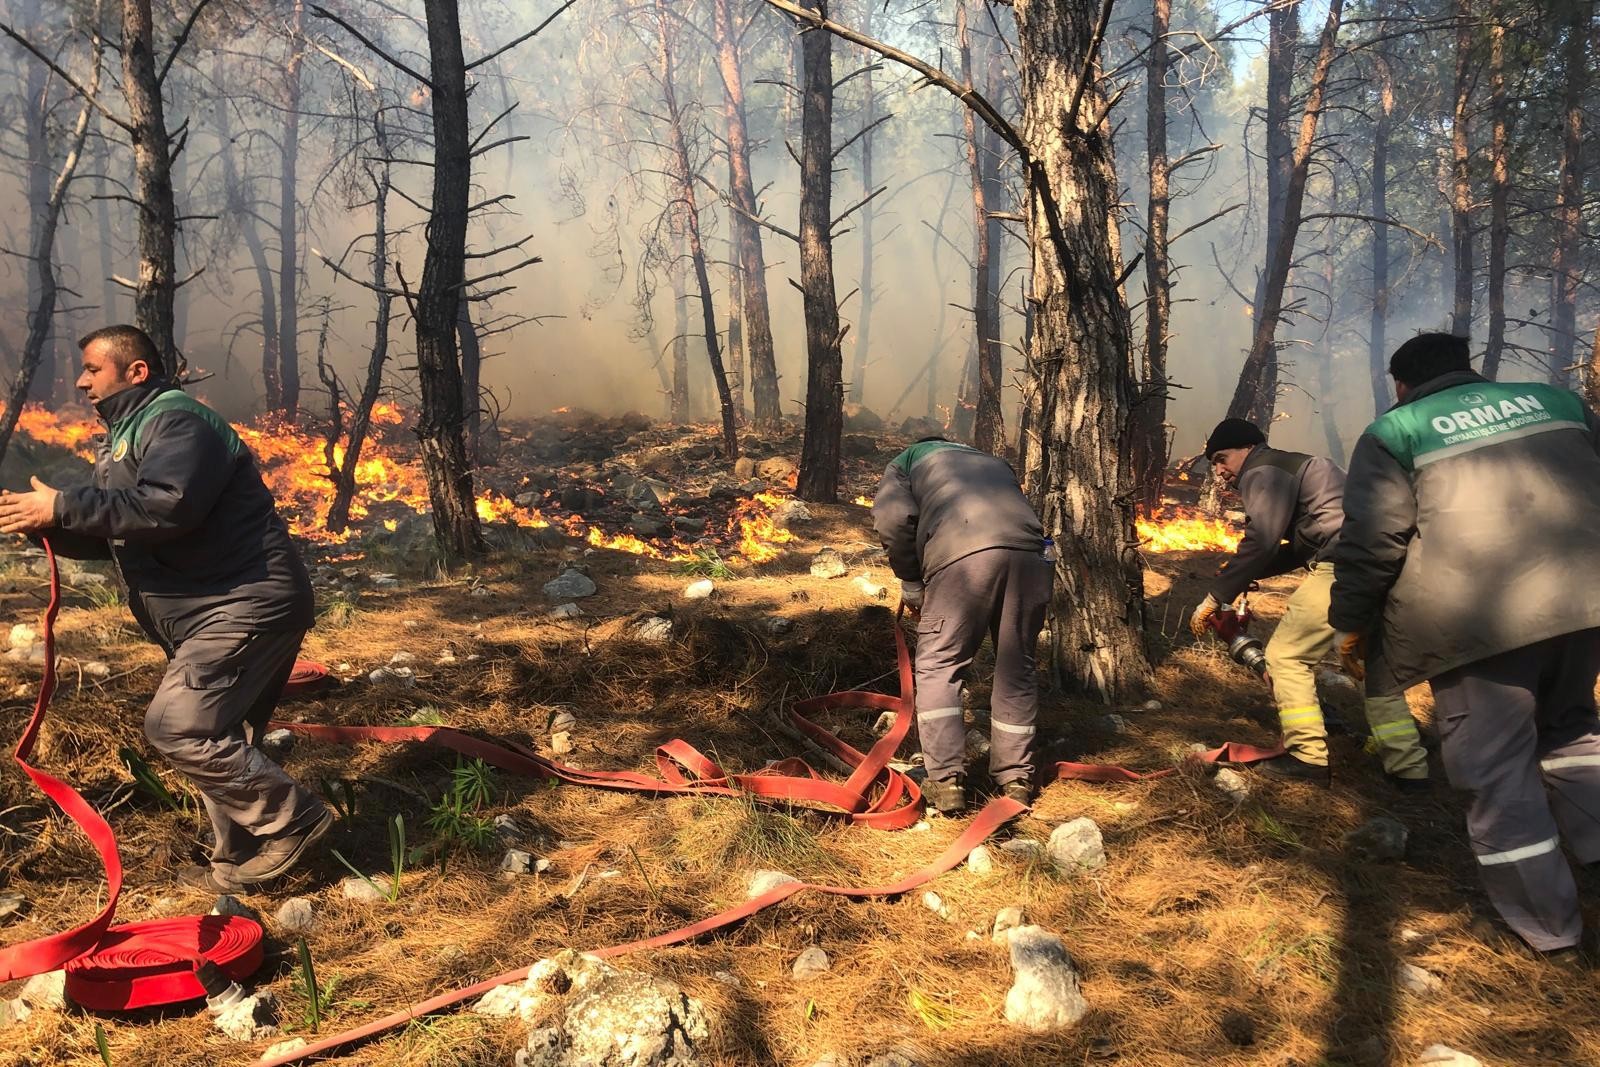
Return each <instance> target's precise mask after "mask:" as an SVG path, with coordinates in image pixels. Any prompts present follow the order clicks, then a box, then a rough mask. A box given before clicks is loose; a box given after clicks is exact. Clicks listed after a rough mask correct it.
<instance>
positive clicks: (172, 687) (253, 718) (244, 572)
mask: <svg viewBox="0 0 1600 1067" xmlns="http://www.w3.org/2000/svg"><path fill="white" fill-rule="evenodd" d="M79 344H80V347H82V349H83V372H82V374H80V375H79V377H78V383H77V384H78V388H79V389H80V390H82V391H83V393H84V394H85V396H87V397H88V399H89V400H90V401H91V402H93V403H94V405H95V408H96V410H97V411H98V412H99V413H100V417H101V419H102V420H103V421H104V422H105V424H106V429H107V433H106V436H105V437H104V438H102V439H101V440H100V442H99V446H98V454H97V456H96V459H95V469H94V484H93V485H92V486H88V487H85V488H81V489H60V490H58V489H55V488H52V487H51V486H48V485H45V484H44V483H43V482H41V481H40V480H39V479H37V478H35V479H33V490H32V491H31V492H27V493H9V492H7V493H0V532H4V533H23V534H30V535H43V536H45V537H48V538H49V539H50V543H51V546H52V547H53V548H54V549H55V551H56V552H57V553H59V554H61V555H63V556H69V557H75V558H79V559H107V558H109V559H111V560H112V561H113V562H115V564H116V566H117V569H118V571H119V572H120V573H121V575H122V579H123V582H124V584H125V585H126V586H127V589H128V605H129V607H130V608H131V609H132V610H133V615H134V618H135V619H136V620H137V621H138V623H139V625H140V627H141V628H142V629H143V630H144V632H145V633H146V634H147V635H148V636H149V637H150V639H151V640H152V641H155V642H156V643H157V644H159V645H161V647H162V648H163V649H164V650H165V651H166V653H167V659H168V664H167V672H166V676H165V677H164V678H163V679H162V681H161V685H160V686H159V687H158V688H157V689H156V695H155V698H154V699H153V700H152V701H151V703H150V707H149V709H148V711H147V712H146V713H145V720H144V729H145V736H146V738H147V739H148V740H149V741H150V744H151V745H152V747H154V748H155V749H156V751H158V752H160V753H161V754H162V755H164V756H165V757H167V759H168V760H170V761H171V763H172V764H173V766H174V767H176V768H177V769H178V770H179V771H180V772H182V773H183V774H184V775H185V776H186V777H187V778H188V779H189V780H190V781H191V782H192V783H193V784H194V786H195V788H196V789H197V790H198V791H199V792H200V795H201V798H202V799H203V800H204V802H205V806H206V811H207V813H208V814H209V815H210V818H211V825H212V829H213V831H214V833H215V843H214V845H213V847H212V850H211V862H210V863H209V864H208V865H204V866H197V867H191V868H189V869H188V870H186V871H184V872H183V873H182V875H181V878H182V880H183V881H185V882H186V883H189V884H191V885H194V886H197V887H199V888H203V889H206V890H208V891H212V892H224V891H236V890H238V889H239V888H240V887H242V886H247V885H251V884H254V883H257V882H264V881H267V880H269V879H272V878H276V877H278V876H279V875H281V874H283V873H284V872H285V871H287V870H288V869H289V868H290V867H291V866H293V865H294V864H295V863H296V862H297V861H298V860H299V859H300V858H301V857H302V856H303V855H304V854H305V852H306V850H307V849H308V848H309V847H310V846H311V845H312V844H313V843H314V842H315V841H316V840H317V839H318V838H320V837H321V836H322V835H324V834H325V833H327V831H328V829H329V827H330V826H332V824H333V814H332V812H330V811H329V810H328V808H327V806H326V805H324V804H323V803H322V801H321V800H319V799H318V798H317V797H316V796H315V795H314V794H313V793H311V792H309V791H308V790H306V789H305V788H304V787H303V786H301V785H300V784H299V783H298V782H296V781H295V780H294V779H292V778H290V777H289V776H288V775H287V774H285V773H284V771H283V769H282V768H280V767H279V766H278V765H277V764H276V763H274V762H272V760H270V759H268V758H267V756H266V754H265V753H263V752H262V751H261V749H260V748H258V747H256V744H255V740H256V737H257V735H258V734H259V733H260V732H261V730H262V727H263V726H264V725H265V724H266V722H267V720H268V718H269V717H270V715H271V714H272V709H273V707H274V706H275V705H276V703H277V700H278V697H279V695H280V694H281V693H282V692H283V687H284V683H285V682H287V681H288V678H289V673H290V671H291V670H293V668H294V660H295V655H296V653H297V652H298V651H299V649H300V642H301V639H302V638H304V636H305V632H306V630H308V629H309V628H310V627H311V624H312V622H313V601H312V593H311V581H310V579H309V578H308V577H307V575H306V569H305V565H304V564H303V563H301V561H300V556H299V554H298V553H297V552H296V551H295V547H294V543H293V542H292V541H291V540H290V539H289V532H288V528H287V527H286V526H285V525H284V522H283V519H282V518H280V517H279V516H278V513H277V510H276V508H275V507H274V504H273V500H272V494H271V493H270V492H269V491H268V489H267V487H266V486H265V485H264V484H263V483H262V481H261V475H260V473H259V472H258V471H257V470H256V465H255V460H254V459H253V458H252V457H251V455H250V451H249V449H248V448H246V447H245V446H244V444H243V443H242V442H241V441H240V440H239V438H238V436H237V435H236V434H235V433H234V432H233V428H232V427H231V426H229V425H228V423H227V422H226V421H224V420H223V419H222V418H221V417H220V416H218V415H217V414H216V413H215V412H213V411H212V410H211V409H210V408H207V407H206V406H205V405H203V404H201V403H200V402H199V401H197V400H194V399H192V398H191V397H189V396H187V395H186V394H184V393H183V392H182V391H181V390H179V389H178V388H176V387H175V386H173V385H172V384H171V383H170V382H167V381H166V380H165V375H164V367H163V362H162V359H161V356H160V354H159V353H158V352H157V350H156V348H155V346H154V345H153V344H152V343H151V341H150V338H149V337H148V336H147V335H146V334H145V333H144V332H143V331H142V330H139V329H137V328H136V327H133V326H109V327H106V328H105V329H101V330H96V331H95V332H94V333H91V334H89V336H87V337H85V338H84V339H83V340H82V341H81V342H79Z"/></svg>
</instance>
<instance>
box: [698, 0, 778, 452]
mask: <svg viewBox="0 0 1600 1067" xmlns="http://www.w3.org/2000/svg"><path fill="white" fill-rule="evenodd" d="M712 11H713V15H714V19H715V32H716V38H717V67H718V70H719V71H720V72H721V74H722V92H723V97H722V99H723V112H724V115H725V117H726V119H727V127H728V166H729V168H730V169H731V172H732V177H733V181H732V189H731V193H732V196H733V203H734V207H735V209H736V211H737V212H742V213H743V215H744V216H745V217H744V218H741V219H740V220H739V223H738V225H737V226H736V227H735V229H734V233H735V234H736V237H737V241H738V245H739V252H738V257H737V258H738V260H739V276H740V277H739V280H740V289H741V290H742V296H743V299H744V342H745V351H746V352H747V353H748V355H749V367H750V385H751V401H752V403H753V405H754V410H753V415H754V418H755V422H756V425H757V426H762V427H772V426H776V425H777V424H778V423H779V422H780V421H781V420H782V418H783V412H782V409H781V408H780V407H779V404H778V364H777V359H776V357H775V355H774V353H773V347H772V311H771V308H770V306H769V305H768V301H767V264H766V257H765V254H764V253H763V251H762V245H761V228H760V227H759V226H757V225H756V224H755V223H753V222H751V221H749V220H750V219H753V218H755V217H757V215H758V214H759V212H760V208H759V207H758V205H757V204H756V192H755V183H754V181H753V179H752V178H751V176H750V137H749V132H748V129H747V124H746V121H745V110H744V73H743V71H742V69H741V67H740V57H739V47H740V44H739V39H738V36H737V32H736V30H735V27H734V18H733V0H713V4H712Z"/></svg>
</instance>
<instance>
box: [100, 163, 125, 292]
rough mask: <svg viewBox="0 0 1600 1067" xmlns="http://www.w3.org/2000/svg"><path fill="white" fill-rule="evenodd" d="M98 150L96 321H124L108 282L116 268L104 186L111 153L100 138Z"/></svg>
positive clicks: (114, 236) (113, 233) (107, 190)
mask: <svg viewBox="0 0 1600 1067" xmlns="http://www.w3.org/2000/svg"><path fill="white" fill-rule="evenodd" d="M98 140H99V145H100V150H99V152H98V153H97V154H96V156H95V178H94V196H95V223H96V227H97V229H98V230H99V232H100V241H99V244H100V317H101V318H102V319H104V320H105V321H106V322H122V321H125V320H124V319H123V317H122V315H121V314H120V313H119V312H118V310H117V306H118V303H119V301H118V300H117V283H116V282H114V281H112V280H111V275H112V274H113V273H115V271H116V266H115V261H114V257H113V253H114V250H115V249H116V241H117V232H116V228H115V227H113V226H112V225H111V200H110V196H111V189H110V186H109V185H108V184H107V182H106V176H107V173H108V172H109V171H110V169H111V150H110V149H109V148H108V147H107V146H106V141H105V139H104V138H100V139H98Z"/></svg>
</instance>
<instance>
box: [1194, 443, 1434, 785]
mask: <svg viewBox="0 0 1600 1067" xmlns="http://www.w3.org/2000/svg"><path fill="white" fill-rule="evenodd" d="M1205 455H1206V459H1207V460H1209V461H1210V462H1211V464H1212V465H1213V467H1214V469H1215V471H1216V473H1217V475H1218V476H1219V477H1221V478H1222V479H1223V481H1225V482H1228V483H1230V484H1233V485H1235V486H1236V487H1237V489H1238V492H1239V498H1240V500H1241V501H1243V503H1244V512H1245V534H1244V540H1243V541H1241V542H1240V544H1239V548H1238V551H1237V552H1236V553H1235V554H1234V557H1233V558H1232V559H1231V560H1229V561H1228V562H1227V563H1225V564H1223V566H1222V569H1221V570H1220V571H1219V572H1218V575H1217V579H1216V581H1215V582H1214V583H1213V584H1212V587H1211V591H1210V593H1208V594H1207V596H1206V598H1205V600H1203V601H1201V602H1200V605H1199V607H1197V608H1195V611H1194V615H1193V616H1192V618H1191V619H1190V622H1189V628H1190V629H1191V630H1193V631H1194V634H1195V636H1197V637H1199V636H1202V635H1204V633H1205V631H1206V628H1207V625H1208V623H1209V621H1210V619H1211V617H1212V616H1213V615H1214V614H1216V612H1217V609H1218V608H1220V607H1221V606H1222V605H1223V604H1228V603H1232V602H1233V600H1234V599H1235V598H1236V597H1238V596H1239V594H1241V593H1243V592H1244V591H1245V590H1246V589H1247V588H1249V586H1250V583H1251V582H1254V581H1257V580H1258V579H1261V578H1270V577H1272V576H1273V575H1277V574H1284V573H1286V572H1288V571H1291V570H1294V569H1295V568H1297V567H1304V568H1306V570H1307V571H1308V573H1307V575H1306V578H1305V580H1304V581H1303V582H1301V583H1300V587H1299V588H1298V589H1296V590H1295V591H1294V593H1293V594H1292V595H1291V596H1290V597H1289V603H1288V606H1287V607H1286V609H1285V610H1284V613H1283V618H1282V619H1281V620H1279V622H1278V628H1277V630H1276V631H1274V632H1273V635H1272V639H1271V640H1270V641H1268V642H1267V649H1266V654H1267V672H1268V676H1269V678H1270V680H1271V684H1272V692H1273V697H1274V699H1275V700H1276V702H1277V705H1278V724H1279V726H1280V728H1281V729H1282V731H1283V744H1284V747H1285V748H1287V749H1288V750H1289V751H1288V752H1287V753H1286V754H1284V755H1282V756H1279V757H1277V758H1276V759H1271V760H1267V761H1265V762H1263V763H1260V764H1257V765H1256V766H1257V769H1258V770H1261V771H1262V772H1264V773H1266V774H1270V775H1273V776H1275V777H1280V778H1296V779H1304V780H1310V781H1320V782H1326V781H1327V780H1328V773H1329V772H1328V740H1327V727H1326V725H1325V724H1324V723H1323V720H1322V704H1321V702H1320V701H1319V700H1318V699H1317V681H1316V668H1317V664H1318V663H1319V662H1321V660H1322V658H1323V657H1324V656H1326V655H1327V654H1328V652H1330V651H1331V650H1332V649H1333V645H1334V629H1333V627H1332V626H1330V625H1329V624H1328V598H1329V595H1330V592H1331V590H1332V588H1333V566H1332V564H1331V563H1329V562H1328V560H1329V557H1330V555H1331V554H1332V552H1333V548H1334V546H1335V545H1336V544H1337V543H1338V540H1339V527H1340V526H1341V525H1342V524H1343V522H1344V471H1343V470H1341V469H1340V468H1339V466H1338V465H1337V464H1336V463H1334V462H1333V461H1332V460H1328V459H1323V458H1321V457H1313V456H1308V455H1304V454H1302V453H1299V452H1284V451H1280V450H1279V449H1276V448H1273V447H1271V446H1270V445H1268V444H1267V438H1266V435H1265V434H1263V433H1262V432H1261V428H1260V427H1258V426H1256V425H1255V424H1254V423H1251V422H1247V421H1245V420H1244V419H1224V420H1223V421H1222V422H1220V423H1218V424H1217V428H1216V429H1215V430H1213V431H1211V436H1210V438H1209V439H1207V441H1206V451H1205ZM1366 714H1367V722H1368V723H1369V724H1370V725H1371V727H1372V739H1373V742H1374V744H1375V745H1376V746H1377V749H1378V754H1379V756H1380V757H1381V758H1382V760H1383V767H1384V772H1385V774H1386V775H1387V777H1388V779H1389V781H1390V782H1391V783H1393V784H1394V786H1395V787H1396V788H1397V789H1401V790H1403V791H1412V790H1425V789H1427V788H1428V762H1427V754H1426V753H1425V752H1424V751H1423V749H1422V742H1421V739H1420V737H1419V736H1418V734H1417V725H1416V721H1415V720H1414V719H1412V717H1411V710H1410V708H1409V707H1407V705H1406V701H1405V697H1404V696H1400V695H1390V696H1371V695H1369V696H1368V697H1367V701H1366Z"/></svg>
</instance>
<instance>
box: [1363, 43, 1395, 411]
mask: <svg viewBox="0 0 1600 1067" xmlns="http://www.w3.org/2000/svg"><path fill="white" fill-rule="evenodd" d="M1374 64H1375V67H1376V69H1377V74H1378V115H1377V120H1376V121H1375V122H1374V124H1373V129H1372V217H1373V218H1375V219H1386V218H1388V217H1389V131H1390V124H1391V122H1392V121H1393V116H1394V76H1393V72H1392V71H1391V69H1390V67H1389V60H1388V58H1387V57H1385V56H1384V55H1383V54H1382V53H1379V54H1378V55H1377V58H1376V59H1375V60H1374ZM1388 323H1389V227H1388V226H1386V225H1384V224H1383V223H1382V222H1378V223H1376V224H1374V225H1373V227H1372V319H1371V323H1370V325H1369V326H1368V332H1367V372H1368V374H1369V376H1370V377H1371V379H1372V410H1373V414H1374V415H1381V414H1383V413H1384V412H1385V411H1387V410H1389V351H1388V342H1387V340H1386V339H1385V338H1384V331H1385V328H1386V327H1387V325H1388Z"/></svg>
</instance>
